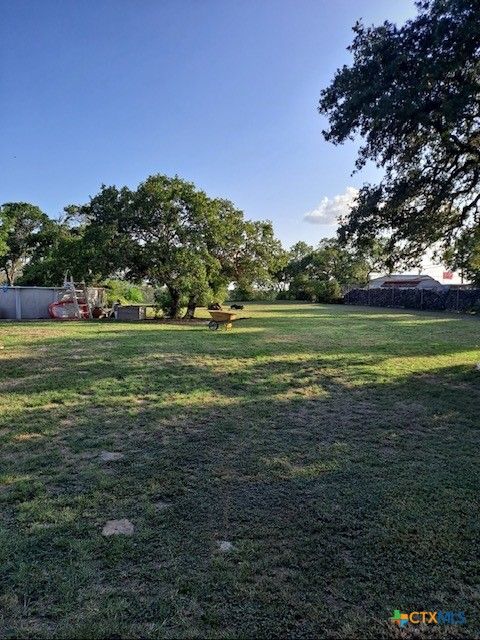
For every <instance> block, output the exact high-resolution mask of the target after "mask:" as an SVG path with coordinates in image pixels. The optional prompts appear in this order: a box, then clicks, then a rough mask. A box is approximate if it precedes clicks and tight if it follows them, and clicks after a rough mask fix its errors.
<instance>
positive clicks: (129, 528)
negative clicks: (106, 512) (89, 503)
mask: <svg viewBox="0 0 480 640" xmlns="http://www.w3.org/2000/svg"><path fill="white" fill-rule="evenodd" d="M132 534H133V524H132V523H131V522H130V520H127V519H126V518H123V519H121V520H108V522H106V523H105V526H104V527H103V529H102V536H107V537H108V536H131V535H132Z"/></svg>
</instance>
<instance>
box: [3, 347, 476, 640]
mask: <svg viewBox="0 0 480 640" xmlns="http://www.w3.org/2000/svg"><path fill="white" fill-rule="evenodd" d="M157 339H158V337H157ZM148 340H150V338H148V339H147V349H148ZM94 344H95V342H94ZM217 344H218V343H217ZM119 360H120V361H117V362H116V363H115V369H114V371H115V374H114V375H113V376H112V375H111V373H112V372H110V373H109V375H110V378H108V380H107V379H106V377H105V372H104V371H103V370H101V371H99V372H97V373H94V374H92V375H94V376H95V377H94V379H93V381H92V380H90V382H89V385H90V388H91V389H93V390H95V389H97V390H98V391H99V393H98V395H94V396H88V395H86V396H80V397H78V396H72V398H71V400H72V403H73V404H72V405H70V404H69V401H68V395H67V403H66V404H61V403H60V404H56V403H55V402H48V403H47V404H45V405H43V406H41V405H39V406H33V407H25V406H23V407H22V406H16V407H15V408H14V411H13V413H12V416H13V420H12V422H10V424H9V425H8V424H7V423H4V424H3V425H2V427H3V429H8V431H7V433H3V436H2V437H3V439H4V447H3V453H2V457H3V465H2V469H3V471H2V473H3V474H4V477H3V485H2V488H1V491H0V500H1V504H2V511H3V514H4V520H3V523H4V524H3V530H2V534H1V535H2V543H3V544H2V545H1V546H0V548H1V549H2V551H3V554H4V563H3V564H2V572H3V576H2V581H3V583H4V584H5V585H6V590H5V593H4V596H2V598H3V600H2V604H3V609H4V611H5V613H4V616H5V617H4V627H5V629H6V630H7V631H8V630H11V631H12V632H14V633H16V634H20V632H21V633H23V634H24V635H30V636H31V635H35V636H36V637H52V636H57V637H65V635H70V636H76V637H79V635H81V633H86V634H87V635H88V636H89V637H101V638H107V637H110V636H111V634H112V633H114V634H118V635H120V636H123V637H132V636H140V637H172V636H173V637H192V636H198V637H205V636H208V637H216V636H228V637H252V638H253V637H285V636H288V637H312V636H325V635H329V636H330V637H331V636H332V635H333V634H335V637H337V638H351V637H358V636H362V637H366V638H368V637H371V638H378V637H392V638H393V637H396V632H395V628H394V627H393V625H391V623H390V622H389V621H388V618H389V617H390V616H391V614H392V610H393V609H394V608H400V609H401V610H404V611H409V610H418V609H419V608H420V610H423V609H425V610H437V609H442V610H465V611H466V612H467V620H468V622H469V624H468V626H467V627H465V628H464V629H463V630H462V631H461V633H462V634H465V635H462V636H459V637H472V638H473V637H476V634H477V632H478V630H476V629H475V624H476V622H475V617H474V598H475V586H474V577H475V575H478V569H479V567H478V556H477V555H476V553H475V548H476V547H475V546H474V537H475V535H476V534H477V532H478V529H479V527H478V525H479V522H478V517H479V516H478V509H477V508H476V506H475V502H476V499H477V497H478V464H477V462H478V459H477V451H478V444H479V442H478V436H479V431H478V428H477V427H478V417H477V416H478V406H479V405H480V394H479V390H478V384H477V379H476V377H475V373H474V372H472V370H471V369H470V368H468V367H466V366H463V365H462V366H450V367H437V368H436V369H435V368H431V369H429V370H428V372H423V373H418V374H415V375H408V374H407V375H404V376H402V377H399V378H398V379H396V380H391V381H389V382H385V383H379V382H378V381H369V380H368V379H367V378H365V379H363V380H362V377H361V375H359V371H358V370H357V371H356V375H355V379H354V380H353V381H349V379H348V377H345V368H346V366H347V363H346V362H343V363H342V362H341V358H340V359H339V363H337V365H338V366H336V367H335V364H332V361H331V360H330V359H325V358H323V359H322V357H320V356H317V357H315V358H313V359H310V360H305V359H303V358H302V357H297V358H294V359H293V360H292V359H291V360H286V361H285V360H282V359H281V358H277V359H274V360H273V361H272V360H267V361H261V360H260V361H253V362H251V361H248V360H245V361H242V360H240V361H239V362H237V368H235V369H231V370H230V371H229V367H228V360H226V359H224V366H223V367H219V366H218V364H216V363H215V362H214V361H213V359H212V361H209V362H207V363H200V362H195V361H194V359H192V360H191V361H188V362H185V361H184V357H182V356H178V354H177V355H176V354H173V353H167V354H165V358H164V359H163V365H162V368H161V370H159V369H157V368H156V367H155V366H154V364H152V361H148V362H147V364H145V363H144V364H143V365H142V363H141V362H138V361H136V360H135V359H133V358H131V357H128V355H126V356H125V355H124V357H123V359H122V358H120V359H119ZM374 361H375V359H374ZM370 362H371V361H370V359H367V363H370ZM350 365H351V366H352V363H351V362H350ZM15 366H17V367H20V368H22V367H23V364H22V363H21V362H20V361H18V362H17V363H16V364H15ZM82 366H83V365H82ZM357 366H362V365H358V363H357ZM137 377H138V380H137ZM125 381H127V383H128V384H127V383H125ZM355 381H356V382H355ZM107 382H108V385H107V386H106V387H102V385H104V384H106V383H107ZM28 385H29V386H27V389H28V392H29V393H32V394H33V393H34V389H35V385H40V386H39V387H38V388H39V390H40V391H41V393H42V394H46V396H45V395H44V396H43V399H44V400H45V397H47V399H49V394H52V395H53V396H55V394H59V398H61V397H65V393H64V392H65V391H68V390H74V389H75V385H71V382H70V381H69V380H68V378H65V380H59V379H57V378H55V377H54V378H52V379H50V378H49V377H46V379H45V380H42V382H41V383H40V382H39V381H38V379H35V380H33V381H32V380H30V382H28ZM458 385H460V386H458ZM12 391H14V392H17V391H18V389H15V390H12ZM60 392H61V393H60ZM102 393H103V395H102ZM130 396H132V397H133V398H134V401H131V400H130ZM125 397H127V400H126V402H122V399H123V398H125ZM39 400H40V399H39ZM195 400H198V401H195ZM32 434H36V435H35V436H34V437H30V438H29V437H28V436H29V435H30V436H31V435H32ZM22 435H23V436H24V437H23V438H22V437H21V436H22ZM19 436H20V437H19ZM104 449H106V450H115V451H120V452H122V453H124V456H125V457H124V458H123V459H122V460H120V461H118V462H115V463H109V464H104V463H103V464H102V463H101V462H100V460H99V453H100V451H101V450H104ZM159 500H162V501H164V502H166V503H167V504H169V505H170V506H168V507H167V508H166V509H164V510H161V511H159V510H158V509H157V508H156V507H155V504H156V503H157V502H158V501H159ZM125 517H126V518H128V519H130V520H131V521H132V522H133V523H134V525H135V535H134V536H132V537H131V538H121V539H118V538H117V539H111V538H110V539H104V538H102V536H101V535H100V532H101V528H102V526H103V524H104V523H105V521H106V520H108V519H115V518H125ZM220 540H228V541H230V542H232V543H233V550H232V551H231V552H230V553H227V554H222V553H220V552H219V550H218V547H217V544H216V543H217V542H218V541H220ZM5 629H4V631H5ZM454 632H455V630H454ZM440 636H441V632H439V631H438V630H432V631H431V637H440ZM450 637H452V636H450Z"/></svg>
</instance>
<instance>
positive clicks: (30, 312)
mask: <svg viewBox="0 0 480 640" xmlns="http://www.w3.org/2000/svg"><path fill="white" fill-rule="evenodd" d="M90 291H91V292H92V294H93V297H94V298H95V299H96V298H97V297H98V296H99V295H100V294H99V292H100V291H102V290H101V289H97V288H94V287H92V288H91V289H89V292H90ZM62 292H65V289H64V288H63V287H1V286H0V319H3V320H37V319H43V318H49V317H50V316H49V313H48V305H49V304H50V303H51V302H56V301H57V300H58V296H59V295H61V294H62Z"/></svg>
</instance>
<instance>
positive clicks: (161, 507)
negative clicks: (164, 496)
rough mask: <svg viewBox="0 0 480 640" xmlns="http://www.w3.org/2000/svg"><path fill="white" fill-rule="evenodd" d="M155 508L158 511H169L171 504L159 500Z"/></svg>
mask: <svg viewBox="0 0 480 640" xmlns="http://www.w3.org/2000/svg"><path fill="white" fill-rule="evenodd" d="M153 506H154V507H155V509H156V510H157V511H165V509H168V508H169V507H170V502H165V501H164V500H159V501H158V502H155V504H154V505H153Z"/></svg>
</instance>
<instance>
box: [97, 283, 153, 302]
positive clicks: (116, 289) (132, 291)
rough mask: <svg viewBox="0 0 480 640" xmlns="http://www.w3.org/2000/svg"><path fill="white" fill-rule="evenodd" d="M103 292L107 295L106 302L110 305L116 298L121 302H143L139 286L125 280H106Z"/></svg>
mask: <svg viewBox="0 0 480 640" xmlns="http://www.w3.org/2000/svg"><path fill="white" fill-rule="evenodd" d="M105 292H106V295H107V304H108V306H110V307H111V306H112V305H113V304H114V303H115V302H117V300H120V302H121V303H122V304H125V303H128V302H134V303H139V302H144V295H143V291H142V290H141V288H140V287H138V286H136V285H134V284H131V283H130V282H125V280H113V279H112V280H107V281H106V282H105Z"/></svg>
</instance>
